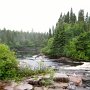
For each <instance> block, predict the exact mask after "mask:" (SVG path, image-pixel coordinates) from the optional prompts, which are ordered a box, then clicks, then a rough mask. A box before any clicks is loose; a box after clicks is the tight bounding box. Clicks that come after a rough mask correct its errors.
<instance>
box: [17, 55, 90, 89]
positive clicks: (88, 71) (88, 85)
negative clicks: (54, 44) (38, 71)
mask: <svg viewBox="0 0 90 90" xmlns="http://www.w3.org/2000/svg"><path fill="white" fill-rule="evenodd" d="M19 61H20V63H21V66H23V67H24V66H26V65H27V66H29V67H31V68H32V69H35V68H37V67H38V66H40V65H41V66H42V68H45V67H52V68H54V69H55V70H56V72H59V73H63V74H67V75H73V74H76V75H83V76H84V78H85V80H84V81H83V86H84V88H83V87H78V88H77V89H76V90H90V62H83V64H82V65H79V64H78V65H77V66H76V65H75V66H74V65H73V66H72V65H70V64H65V63H59V62H55V60H54V59H48V58H45V57H43V56H39V57H36V56H33V57H26V58H24V59H19Z"/></svg>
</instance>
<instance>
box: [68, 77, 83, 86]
mask: <svg viewBox="0 0 90 90" xmlns="http://www.w3.org/2000/svg"><path fill="white" fill-rule="evenodd" d="M69 80H70V82H74V83H75V85H76V86H81V85H82V77H81V76H69Z"/></svg>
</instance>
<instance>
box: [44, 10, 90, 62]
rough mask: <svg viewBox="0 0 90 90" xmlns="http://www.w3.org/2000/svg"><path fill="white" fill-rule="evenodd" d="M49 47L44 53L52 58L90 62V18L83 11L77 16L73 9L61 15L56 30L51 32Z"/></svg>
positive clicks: (46, 47)
mask: <svg viewBox="0 0 90 90" xmlns="http://www.w3.org/2000/svg"><path fill="white" fill-rule="evenodd" d="M49 32H51V34H50V36H49V40H48V42H47V46H45V47H44V48H43V49H42V52H43V53H44V54H45V55H47V56H48V57H50V58H60V57H69V58H72V59H74V60H85V61H89V60H90V16H89V14H88V12H87V13H84V10H83V9H81V10H79V12H78V15H76V14H75V13H74V11H73V9H72V8H71V10H70V11H68V12H67V13H66V14H62V13H61V14H60V17H59V19H58V22H57V23H56V27H55V29H54V30H50V31H49Z"/></svg>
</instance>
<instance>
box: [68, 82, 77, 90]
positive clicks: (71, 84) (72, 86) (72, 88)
mask: <svg viewBox="0 0 90 90" xmlns="http://www.w3.org/2000/svg"><path fill="white" fill-rule="evenodd" d="M68 90H76V85H75V83H74V82H69V84H68Z"/></svg>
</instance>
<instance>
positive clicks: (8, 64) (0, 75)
mask: <svg viewBox="0 0 90 90" xmlns="http://www.w3.org/2000/svg"><path fill="white" fill-rule="evenodd" d="M17 68H18V62H17V61H16V57H15V55H14V52H12V51H10V49H9V47H8V46H7V45H4V44H0V79H1V80H5V79H13V78H15V77H16V70H17Z"/></svg>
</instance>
